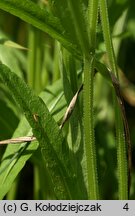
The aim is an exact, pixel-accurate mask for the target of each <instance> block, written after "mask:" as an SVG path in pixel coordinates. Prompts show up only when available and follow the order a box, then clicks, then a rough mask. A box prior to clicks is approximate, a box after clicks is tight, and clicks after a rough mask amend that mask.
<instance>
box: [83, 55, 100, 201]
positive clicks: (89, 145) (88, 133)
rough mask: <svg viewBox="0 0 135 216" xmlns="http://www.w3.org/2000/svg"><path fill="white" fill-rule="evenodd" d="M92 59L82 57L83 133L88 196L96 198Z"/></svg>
mask: <svg viewBox="0 0 135 216" xmlns="http://www.w3.org/2000/svg"><path fill="white" fill-rule="evenodd" d="M93 72H94V59H93V57H92V56H90V59H87V58H85V59H84V95H83V96H84V135H85V155H86V166H87V173H88V174H87V178H88V179H87V180H88V198H89V199H92V200H95V199H98V180H97V165H96V151H95V140H94V115H93V81H94V73H93Z"/></svg>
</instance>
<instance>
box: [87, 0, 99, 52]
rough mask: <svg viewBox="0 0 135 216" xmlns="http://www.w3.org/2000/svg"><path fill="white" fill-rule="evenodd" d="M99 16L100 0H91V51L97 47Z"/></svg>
mask: <svg viewBox="0 0 135 216" xmlns="http://www.w3.org/2000/svg"><path fill="white" fill-rule="evenodd" d="M97 16H98V0H89V3H88V22H89V23H88V28H89V29H88V33H89V40H90V46H91V52H94V51H95V47H96V26H97Z"/></svg>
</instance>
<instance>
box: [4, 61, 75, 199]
mask: <svg viewBox="0 0 135 216" xmlns="http://www.w3.org/2000/svg"><path fill="white" fill-rule="evenodd" d="M0 77H1V79H2V80H3V82H4V83H5V84H7V86H8V87H9V89H10V90H11V91H12V94H13V95H14V97H15V99H16V101H17V102H18V103H19V105H20V106H21V108H22V109H23V111H24V112H25V116H26V118H27V120H28V122H29V123H30V125H31V127H32V129H33V134H34V136H36V138H37V140H38V141H39V143H40V147H41V150H42V155H43V158H44V160H45V162H46V166H47V168H48V170H49V172H50V175H51V178H52V181H53V183H54V191H55V193H56V197H57V198H58V199H69V198H71V194H70V193H71V191H69V188H68V181H69V176H68V174H67V171H66V168H65V167H64V164H66V163H67V162H68V158H67V157H68V154H65V153H66V152H65V149H64V152H63V151H62V150H63V149H62V148H63V147H62V144H63V141H64V140H63V136H62V133H61V131H60V130H59V127H58V125H57V123H56V122H55V120H54V119H53V118H52V116H51V115H50V113H49V111H48V109H47V107H46V105H45V104H44V102H43V101H42V100H41V98H39V97H37V96H35V95H34V93H33V92H32V91H31V89H30V88H29V87H28V86H27V85H26V84H25V82H24V81H23V80H21V79H20V78H19V77H18V76H17V75H16V74H14V73H13V72H11V71H10V69H9V68H8V67H6V66H5V65H3V64H2V63H0ZM68 165H69V164H68ZM69 170H70V173H71V171H72V168H71V167H70V168H69ZM71 175H72V174H71Z"/></svg>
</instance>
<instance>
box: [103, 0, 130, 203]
mask: <svg viewBox="0 0 135 216" xmlns="http://www.w3.org/2000/svg"><path fill="white" fill-rule="evenodd" d="M100 14H101V20H102V28H103V35H104V40H105V45H106V50H107V53H108V58H109V62H110V67H111V70H112V71H113V72H114V74H115V75H116V76H117V78H118V70H117V64H116V59H115V54H114V49H113V44H112V39H111V33H110V27H109V18H108V9H107V2H106V0H100ZM113 95H114V92H113ZM114 106H115V116H116V143H117V160H118V181H119V199H128V174H127V158H126V146H125V136H124V127H123V122H122V117H121V112H120V109H119V107H118V103H117V99H116V95H114Z"/></svg>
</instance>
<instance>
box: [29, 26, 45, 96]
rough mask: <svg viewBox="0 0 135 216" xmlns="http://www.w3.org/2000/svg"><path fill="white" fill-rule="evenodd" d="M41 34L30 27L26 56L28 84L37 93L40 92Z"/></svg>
mask: <svg viewBox="0 0 135 216" xmlns="http://www.w3.org/2000/svg"><path fill="white" fill-rule="evenodd" d="M41 37H42V36H41V32H40V31H39V30H37V29H35V28H34V27H32V26H30V29H29V44H28V46H29V54H28V84H29V86H31V87H32V88H33V89H34V90H35V91H36V92H37V93H39V92H40V91H41V66H42V58H41V56H42V47H41Z"/></svg>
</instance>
